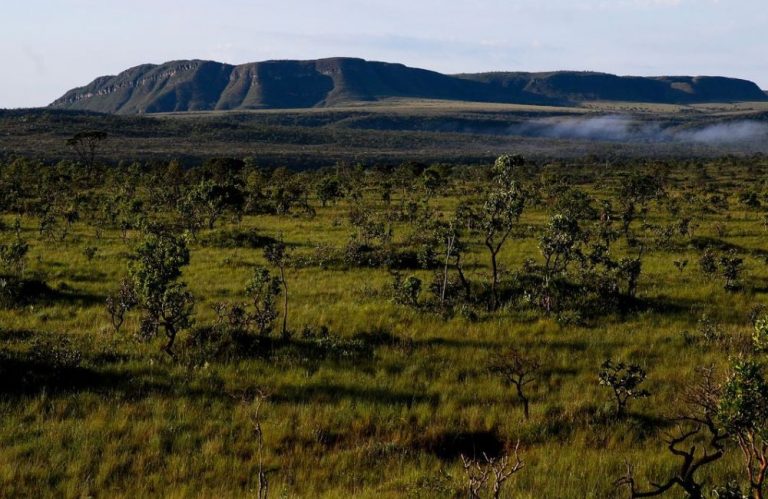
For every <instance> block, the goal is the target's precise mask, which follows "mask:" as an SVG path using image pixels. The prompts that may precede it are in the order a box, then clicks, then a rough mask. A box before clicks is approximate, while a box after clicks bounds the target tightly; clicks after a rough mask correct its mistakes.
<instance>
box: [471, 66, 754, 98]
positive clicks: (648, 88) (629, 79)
mask: <svg viewBox="0 0 768 499" xmlns="http://www.w3.org/2000/svg"><path fill="white" fill-rule="evenodd" d="M457 76H458V77H460V78H466V79H469V80H472V81H480V82H483V83H488V84H491V85H496V86H501V87H503V88H509V89H511V90H513V91H526V92H530V93H532V94H536V95H540V96H542V97H548V98H551V99H561V100H563V99H564V100H569V101H575V102H580V101H590V100H609V101H630V102H656V103H669V104H690V103H696V102H730V101H761V100H766V97H765V93H764V92H763V91H762V90H761V89H760V87H758V86H757V85H756V84H754V83H753V82H751V81H747V80H740V79H737V78H724V77H716V76H696V77H692V76H659V77H640V76H616V75H612V74H607V73H593V72H575V71H555V72H550V73H478V74H462V75H457Z"/></svg>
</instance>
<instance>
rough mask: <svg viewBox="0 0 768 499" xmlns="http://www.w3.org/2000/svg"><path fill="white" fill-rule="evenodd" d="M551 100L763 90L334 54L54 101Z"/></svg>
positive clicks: (170, 66) (128, 82)
mask: <svg viewBox="0 0 768 499" xmlns="http://www.w3.org/2000/svg"><path fill="white" fill-rule="evenodd" d="M393 97H400V98H421V99H443V100H457V101H458V100H461V101H478V102H499V103H520V104H549V105H557V104H564V103H573V102H581V101H585V100H622V101H641V102H659V103H692V102H715V101H718V102H722V101H746V100H766V99H768V97H766V95H765V93H764V92H763V91H762V90H760V89H759V88H758V87H757V85H755V84H754V83H752V82H749V81H745V80H737V79H732V78H722V77H687V76H681V77H657V78H642V77H620V76H615V75H610V74H603V73H587V72H585V73H576V72H562V71H561V72H553V73H481V74H464V75H455V76H449V75H444V74H441V73H437V72H434V71H427V70H424V69H416V68H410V67H407V66H404V65H402V64H390V63H383V62H370V61H365V60H362V59H351V58H333V59H320V60H315V61H266V62H257V63H251V64H243V65H240V66H232V65H229V64H222V63H218V62H211V61H200V60H191V61H173V62H168V63H165V64H161V65H153V64H145V65H142V66H137V67H135V68H131V69H129V70H127V71H124V72H123V73H120V74H119V75H117V76H104V77H100V78H97V79H96V80H94V81H93V82H92V83H90V84H89V85H87V86H85V87H81V88H77V89H74V90H71V91H69V92H67V93H66V94H65V95H64V96H63V97H61V98H60V99H58V100H56V101H55V102H53V103H52V104H51V107H53V108H57V109H75V110H87V111H97V112H104V113H115V114H144V113H161V112H183V111H212V110H245V109H291V108H307V107H326V106H335V105H342V104H345V103H351V102H361V101H376V100H380V99H386V98H393Z"/></svg>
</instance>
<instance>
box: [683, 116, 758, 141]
mask: <svg viewBox="0 0 768 499" xmlns="http://www.w3.org/2000/svg"><path fill="white" fill-rule="evenodd" d="M677 136H678V138H679V139H680V140H683V141H687V142H703V143H718V144H724V143H734V142H756V141H758V140H766V139H768V125H766V124H765V123H760V122H758V121H736V122H733V123H721V124H718V125H710V126H708V127H704V128H701V129H698V130H690V131H685V132H680V133H678V134H677Z"/></svg>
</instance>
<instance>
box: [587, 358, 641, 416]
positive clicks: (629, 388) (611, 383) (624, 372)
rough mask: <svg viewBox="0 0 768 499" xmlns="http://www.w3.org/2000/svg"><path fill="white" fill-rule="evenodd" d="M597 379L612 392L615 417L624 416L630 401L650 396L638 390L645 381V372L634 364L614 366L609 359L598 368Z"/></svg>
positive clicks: (621, 363)
mask: <svg viewBox="0 0 768 499" xmlns="http://www.w3.org/2000/svg"><path fill="white" fill-rule="evenodd" d="M598 377H599V379H600V384H601V385H603V386H606V387H608V388H610V389H611V390H613V396H614V400H615V401H616V416H617V417H622V416H624V414H625V413H626V410H627V405H628V404H629V402H630V401H631V400H632V399H639V398H645V397H648V396H649V395H650V393H649V392H648V391H647V390H644V389H641V388H640V385H641V384H642V383H643V381H645V377H646V372H645V370H644V369H643V368H642V367H640V366H638V365H636V364H629V365H627V364H625V363H623V362H618V363H616V364H614V363H613V361H612V360H611V359H608V360H606V361H605V362H603V364H602V365H601V366H600V372H599V373H598Z"/></svg>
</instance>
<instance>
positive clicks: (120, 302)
mask: <svg viewBox="0 0 768 499" xmlns="http://www.w3.org/2000/svg"><path fill="white" fill-rule="evenodd" d="M137 303H138V300H137V297H136V292H135V290H134V288H133V283H132V282H131V280H130V279H123V280H122V281H121V282H120V289H118V291H117V293H115V294H113V295H111V296H109V297H107V303H106V305H107V313H109V319H110V321H111V322H112V327H113V328H114V329H115V332H116V333H117V332H119V331H120V328H121V327H122V325H123V322H124V321H125V314H126V312H128V311H129V310H131V309H132V308H134V307H135V306H136V305H137Z"/></svg>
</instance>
